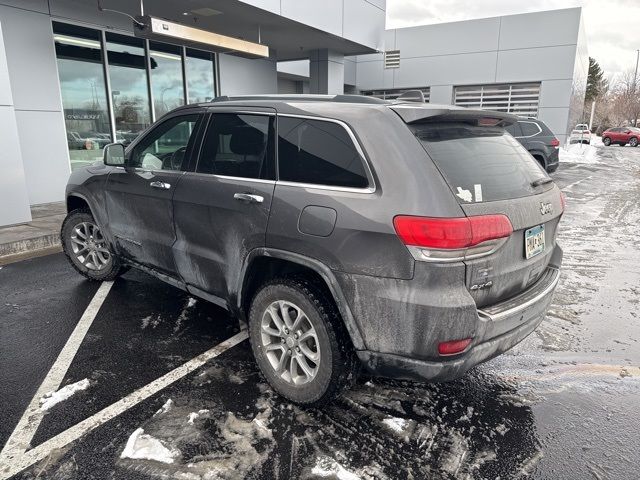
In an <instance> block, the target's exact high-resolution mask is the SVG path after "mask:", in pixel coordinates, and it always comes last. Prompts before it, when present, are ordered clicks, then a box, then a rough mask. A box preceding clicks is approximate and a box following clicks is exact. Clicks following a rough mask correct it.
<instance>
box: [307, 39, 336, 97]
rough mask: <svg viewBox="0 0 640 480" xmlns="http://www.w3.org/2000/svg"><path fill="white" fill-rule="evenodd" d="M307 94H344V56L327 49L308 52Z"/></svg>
mask: <svg viewBox="0 0 640 480" xmlns="http://www.w3.org/2000/svg"><path fill="white" fill-rule="evenodd" d="M309 93H321V94H330V95H339V94H342V93H344V55H342V54H341V53H336V52H333V51H331V50H328V49H322V50H312V51H311V52H310V54H309Z"/></svg>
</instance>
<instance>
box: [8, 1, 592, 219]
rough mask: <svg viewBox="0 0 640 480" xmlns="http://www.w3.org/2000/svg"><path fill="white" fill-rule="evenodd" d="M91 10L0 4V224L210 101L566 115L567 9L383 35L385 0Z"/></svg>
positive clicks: (575, 46)
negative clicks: (409, 105)
mask: <svg viewBox="0 0 640 480" xmlns="http://www.w3.org/2000/svg"><path fill="white" fill-rule="evenodd" d="M100 3H101V6H102V10H100V9H99V8H98V2H96V1H93V0H0V132H1V139H2V144H3V148H2V149H0V164H1V165H2V167H3V175H2V176H0V204H1V205H2V209H1V210H0V225H12V224H19V223H24V222H28V221H30V220H31V213H30V206H32V205H39V204H45V203H51V202H58V201H61V200H63V199H64V188H65V184H66V182H67V179H68V177H69V174H70V172H71V171H72V170H73V169H75V168H79V167H81V166H83V165H87V164H89V163H92V162H94V161H96V160H100V159H101V155H102V154H101V149H102V147H103V146H104V145H106V144H107V143H109V142H112V141H123V142H127V141H130V140H132V139H133V138H135V136H136V135H137V134H138V133H139V132H141V131H142V130H144V129H145V128H146V127H147V126H149V125H150V124H151V123H153V121H155V120H156V119H158V118H160V117H161V116H162V115H163V114H164V113H166V112H167V111H169V110H171V109H173V108H175V107H177V106H179V105H183V104H185V103H195V102H204V101H208V100H211V99H212V98H214V97H216V96H219V95H240V94H272V93H328V94H334V93H363V94H365V95H373V96H377V97H381V98H394V97H396V96H398V95H399V94H400V93H402V92H403V91H406V90H409V89H419V90H422V91H423V94H424V96H425V99H426V101H430V102H432V103H447V104H457V105H465V106H473V107H480V108H487V109H494V110H501V111H510V112H514V113H517V114H520V115H525V116H532V117H537V118H540V119H542V120H544V121H545V122H546V123H547V124H548V125H549V127H550V128H551V129H552V130H553V131H554V133H556V135H557V136H558V137H559V138H560V139H561V140H565V138H566V134H567V132H568V130H569V129H570V127H571V125H572V124H573V123H575V122H576V121H577V119H578V118H579V117H580V116H581V114H582V104H583V99H584V91H585V87H586V75H587V68H588V54H587V50H586V44H585V34H584V29H583V23H582V11H581V9H580V8H573V9H565V10H556V11H550V12H539V13H529V14H523V15H510V16H504V17H496V18H488V19H481V20H471V21H464V22H455V23H446V24H436V25H428V26H420V27H410V28H402V29H395V30H385V15H386V12H385V10H386V3H385V0H329V1H326V2H317V1H315V0H184V1H182V2H171V1H169V0H145V1H144V2H138V1H132V0H101V2H100ZM141 9H144V11H141ZM142 14H144V15H145V16H144V17H143V16H141V15H142ZM155 21H157V22H159V23H154V22H155ZM144 25H146V27H147V28H146V30H145V28H143V26H144ZM155 26H157V27H158V29H157V30H155ZM183 26H187V27H191V29H184V28H183ZM163 30H164V31H163ZM142 32H144V33H142ZM185 32H186V33H185ZM181 35H185V36H186V37H188V38H191V39H192V40H193V39H194V38H195V39H196V40H197V41H195V42H194V41H186V40H185V39H184V37H181Z"/></svg>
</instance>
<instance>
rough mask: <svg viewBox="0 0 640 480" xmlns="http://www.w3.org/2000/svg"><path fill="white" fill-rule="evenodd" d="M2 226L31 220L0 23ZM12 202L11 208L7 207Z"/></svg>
mask: <svg viewBox="0 0 640 480" xmlns="http://www.w3.org/2000/svg"><path fill="white" fill-rule="evenodd" d="M0 132H2V148H0V165H2V175H0V205H2V208H0V226H2V225H12V224H15V223H23V222H28V221H30V220H31V211H30V210H29V197H28V195H27V185H26V182H25V178H24V167H23V166H22V153H21V152H20V142H19V138H18V127H17V125H16V116H15V111H14V109H13V98H12V95H11V84H10V82H9V75H8V67H7V57H6V54H5V46H4V36H3V31H2V24H1V23H0ZM9 206H11V207H10V208H8V207H9Z"/></svg>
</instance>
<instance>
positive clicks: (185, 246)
mask: <svg viewBox="0 0 640 480" xmlns="http://www.w3.org/2000/svg"><path fill="white" fill-rule="evenodd" d="M252 110H253V112H252V113H247V114H243V113H224V112H219V111H218V112H215V110H214V113H212V114H211V117H210V120H209V125H208V127H207V131H206V134H205V136H204V141H203V144H202V147H201V149H200V156H199V158H198V161H197V165H196V166H195V169H194V170H195V171H193V172H187V173H185V175H184V176H183V178H182V180H181V181H180V183H179V185H178V188H177V189H176V193H175V196H174V199H173V205H174V217H175V227H176V237H177V240H176V243H175V246H174V255H175V259H176V264H177V268H178V272H179V274H180V276H181V277H182V278H183V279H184V281H185V282H186V283H187V284H189V285H192V286H194V287H196V288H198V289H200V290H203V291H204V292H206V293H208V294H211V295H214V296H216V297H219V298H221V299H225V300H226V299H229V295H230V294H231V293H233V292H235V290H236V286H237V282H238V278H239V274H240V271H241V268H242V264H243V262H244V260H245V258H246V256H247V255H248V253H249V252H250V251H251V250H253V249H255V248H259V247H264V245H265V237H266V231H267V222H268V220H269V211H270V208H271V199H272V197H273V191H274V186H275V181H274V180H275V147H274V128H275V127H274V121H275V114H274V113H271V112H267V111H265V112H264V113H256V112H255V109H252Z"/></svg>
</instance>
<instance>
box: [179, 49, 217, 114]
mask: <svg viewBox="0 0 640 480" xmlns="http://www.w3.org/2000/svg"><path fill="white" fill-rule="evenodd" d="M212 58H213V55H212V54H211V53H209V52H202V51H200V50H192V49H190V48H188V49H187V58H186V64H185V70H186V75H187V85H188V87H189V88H188V91H189V103H199V102H209V101H211V100H212V99H213V98H214V97H215V90H214V85H213V60H212Z"/></svg>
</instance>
